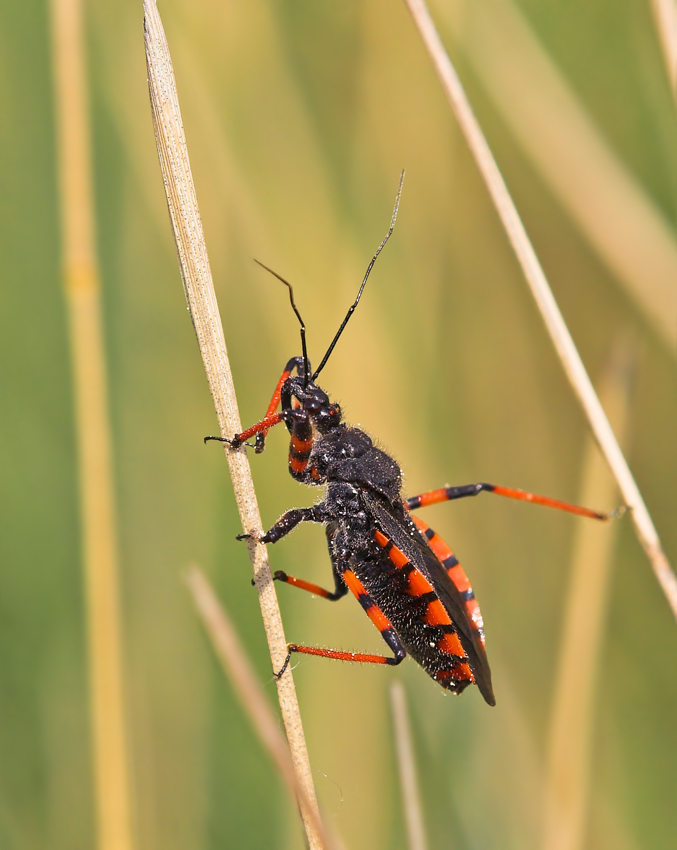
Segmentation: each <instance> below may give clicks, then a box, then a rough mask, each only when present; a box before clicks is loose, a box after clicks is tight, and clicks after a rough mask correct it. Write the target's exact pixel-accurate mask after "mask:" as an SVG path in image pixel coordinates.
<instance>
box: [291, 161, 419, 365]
mask: <svg viewBox="0 0 677 850" xmlns="http://www.w3.org/2000/svg"><path fill="white" fill-rule="evenodd" d="M403 183H404V169H402V174H401V175H400V185H399V186H398V188H397V197H396V198H395V208H394V209H393V217H392V218H391V220H390V227H389V228H388V232H387V233H386V235H385V237H384V238H383V241H382V242H381V244H380V245H379V246H378V248H377V249H376V253H375V254H374V256H373V257H372V258H371V262H370V263H369V265H368V266H367V271H366V273H365V275H364V278H363V279H362V285H361V286H360V290H359V292H358V293H357V298H356V299H355V302H354V303H353V304H352V306H351V307H350V309H349V310H348V312H347V314H346V317H345V319H344V320H343V322H342V323H341V327H340V328H339V329H338V332H337V334H336V336H335V337H334V339H333V340H332V343H331V345H330V346H329V348H328V349H327V353H326V354H325V355H324V357H323V358H322V362H321V363H320V365H319V366H318V367H317V369H316V370H315V372H314V373H313V377H312V378H311V380H312V381H314V380H315V378H317V376H318V375H319V374H320V372H321V371H322V370H323V369H324V367H325V366H326V365H327V360H329V357H330V355H331V353H332V351H333V350H334V348H335V347H336V343H337V342H338V341H339V337H340V336H341V334H342V333H343V331H344V330H345V327H346V325H347V324H348V321H349V320H350V317H351V316H352V315H353V313H354V312H355V308H356V307H357V305H358V304H359V303H360V298H361V297H362V292H363V290H364V287H365V285H366V283H367V280H368V279H369V275H370V274H371V270H372V269H373V268H374V263H375V262H376V259H377V257H378V255H379V254H380V253H381V251H382V250H383V248H384V247H385V244H386V242H387V241H388V239H390V236H391V234H392V232H393V230H394V229H395V222H396V221H397V211H398V209H399V206H400V195H401V194H402V184H403ZM287 285H288V284H287Z"/></svg>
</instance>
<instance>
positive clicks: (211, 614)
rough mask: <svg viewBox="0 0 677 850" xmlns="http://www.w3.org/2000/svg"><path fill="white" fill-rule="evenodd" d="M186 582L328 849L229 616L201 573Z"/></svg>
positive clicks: (248, 708)
mask: <svg viewBox="0 0 677 850" xmlns="http://www.w3.org/2000/svg"><path fill="white" fill-rule="evenodd" d="M186 581H187V584H188V588H189V589H190V592H191V593H192V595H193V601H194V602H195V607H196V609H197V611H198V614H199V615H200V617H201V618H202V622H203V624H204V627H205V629H206V630H207V633H208V635H209V637H210V639H211V642H212V645H213V646H214V649H215V651H216V654H217V655H218V657H219V661H220V662H221V666H222V667H223V670H224V672H225V674H226V675H227V676H228V678H229V679H230V681H231V683H232V685H233V687H234V689H235V691H236V693H237V695H238V697H239V698H240V702H241V704H242V707H243V708H244V710H245V712H246V713H247V716H248V717H249V719H250V720H251V723H252V725H253V727H254V730H255V731H256V733H257V735H258V736H259V739H260V741H261V743H262V744H263V746H264V747H265V748H266V750H268V753H269V755H270V756H271V758H272V759H273V761H274V762H275V765H276V767H277V769H278V771H279V772H280V775H281V776H282V779H283V780H284V781H285V783H286V784H287V787H288V788H289V789H290V791H291V792H292V794H293V795H294V796H295V797H296V798H297V799H299V800H303V801H304V805H305V808H306V810H307V811H308V812H309V814H310V817H311V819H312V820H313V826H314V828H315V830H316V831H317V833H318V834H319V835H320V836H322V840H323V842H324V845H325V846H326V847H329V841H328V839H327V836H326V835H325V834H324V830H323V826H322V823H321V822H320V820H319V818H317V817H316V811H315V809H314V808H313V806H312V805H311V803H310V801H309V800H307V799H306V791H305V788H304V787H303V785H301V784H300V782H299V780H298V777H297V775H296V771H295V770H294V764H293V762H292V760H291V756H290V754H289V747H288V746H287V742H286V741H285V739H284V736H283V735H282V733H281V732H280V727H279V723H278V720H277V718H276V717H275V715H274V714H273V712H272V710H271V708H270V705H269V704H268V700H267V699H266V697H265V695H264V693H263V689H262V688H261V685H260V684H259V682H258V680H257V678H256V674H255V673H254V670H253V668H252V665H251V663H250V661H249V659H248V658H247V653H246V651H245V648H244V647H243V646H242V644H241V643H240V639H239V638H238V636H237V632H236V631H235V628H234V626H233V623H232V622H231V620H230V617H229V616H228V614H227V613H226V611H225V609H224V608H223V606H222V605H221V604H220V603H219V600H218V598H217V596H216V594H215V593H214V590H213V588H212V586H211V585H210V583H209V581H208V580H207V578H206V576H205V575H204V573H203V572H202V571H201V570H199V569H197V568H196V567H192V568H191V569H190V571H189V572H188V575H187V576H186Z"/></svg>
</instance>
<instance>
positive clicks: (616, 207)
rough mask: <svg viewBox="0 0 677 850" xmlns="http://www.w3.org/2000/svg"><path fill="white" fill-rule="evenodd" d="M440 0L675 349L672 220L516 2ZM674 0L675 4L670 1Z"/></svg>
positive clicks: (507, 112)
mask: <svg viewBox="0 0 677 850" xmlns="http://www.w3.org/2000/svg"><path fill="white" fill-rule="evenodd" d="M459 1H460V2H461V3H462V4H463V6H462V8H463V17H462V19H460V21H461V22H462V23H461V25H459V15H457V14H454V12H453V7H452V6H450V4H449V3H448V2H441V3H438V4H437V8H439V10H440V15H441V16H442V20H443V21H444V23H445V25H448V27H449V29H450V31H451V32H452V33H453V34H454V35H455V36H457V37H458V43H459V44H460V45H461V46H462V48H463V50H464V53H465V55H466V56H467V57H468V58H469V59H470V61H471V62H472V64H473V68H474V71H475V73H476V74H477V76H478V78H479V79H480V80H481V82H482V84H483V85H484V87H485V89H486V91H487V93H488V94H489V96H490V97H491V99H492V101H493V104H494V106H495V107H496V109H497V110H498V111H499V113H500V114H501V116H502V117H503V120H504V121H505V123H506V125H507V126H508V127H509V128H510V129H511V131H512V133H513V135H514V137H515V139H516V140H517V141H518V142H519V144H520V145H521V146H522V148H523V149H524V151H525V152H526V154H527V155H528V156H529V157H530V159H531V161H532V162H533V164H534V165H535V166H536V168H537V169H538V171H539V172H540V174H541V177H542V178H543V181H544V182H545V183H546V184H547V185H548V187H549V188H550V190H551V192H552V193H553V195H554V196H555V197H556V198H557V199H558V200H559V202H560V203H561V205H562V206H563V207H564V209H565V210H566V211H567V212H568V213H569V215H570V216H571V218H572V220H573V221H574V222H575V223H576V224H577V225H578V227H579V229H580V232H581V233H582V234H583V236H584V237H585V238H586V239H587V240H588V242H589V243H590V245H591V246H592V247H593V248H594V249H595V251H596V252H597V254H598V256H599V258H600V259H601V260H602V262H603V263H604V264H605V265H606V267H607V268H608V269H609V270H610V271H611V272H612V274H613V275H614V277H615V278H616V280H617V281H618V283H619V284H620V285H621V286H622V287H624V289H625V291H626V293H627V294H628V295H629V296H630V298H631V299H632V301H633V302H634V303H635V305H636V306H637V307H638V308H639V310H640V312H641V313H642V314H643V315H644V317H645V318H646V319H647V320H648V321H649V322H650V324H651V326H652V327H653V329H654V331H655V332H656V333H657V335H658V336H659V338H660V339H661V340H662V341H663V343H664V345H665V348H666V350H667V351H668V353H669V354H670V356H671V357H675V356H676V355H677V344H676V343H677V323H676V322H675V316H677V286H675V280H677V241H676V240H675V229H674V225H673V224H672V223H671V222H670V221H668V219H667V218H666V217H665V215H664V214H663V213H662V212H661V211H660V209H659V208H658V206H657V204H656V203H655V201H654V200H653V199H652V198H651V197H650V196H649V194H648V193H647V192H646V190H645V189H644V187H643V186H642V185H641V184H640V182H639V181H638V180H637V178H636V177H635V176H634V175H633V174H632V173H631V171H630V170H629V169H628V167H627V166H626V164H625V163H624V162H623V160H622V159H621V158H620V157H619V156H618V155H617V154H616V153H615V151H614V150H613V148H612V147H611V145H610V144H609V143H608V142H607V140H606V139H605V137H604V134H603V133H602V132H601V131H600V129H599V127H598V126H597V125H596V123H595V121H594V119H593V118H592V116H591V115H590V114H589V113H588V112H587V110H586V109H585V107H584V106H583V104H582V103H581V101H580V98H578V97H577V95H576V93H575V92H574V91H573V90H572V88H571V86H570V85H569V84H568V82H567V80H566V79H565V78H564V77H563V75H562V74H561V73H560V72H559V70H558V68H557V67H556V66H555V65H554V63H553V60H552V58H551V57H550V56H549V55H548V54H547V53H546V51H545V50H544V49H543V47H542V46H541V45H540V44H539V42H538V39H537V37H536V35H535V34H534V32H533V30H532V29H531V27H530V26H529V24H528V22H527V20H526V19H525V17H524V15H523V14H522V13H521V12H520V10H519V9H518V8H517V7H516V6H515V4H514V3H513V2H512V0H485V2H483V3H480V4H477V3H471V4H470V5H466V3H465V0H459ZM669 2H670V3H673V2H674V0H669Z"/></svg>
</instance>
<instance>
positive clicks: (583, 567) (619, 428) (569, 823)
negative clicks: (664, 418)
mask: <svg viewBox="0 0 677 850" xmlns="http://www.w3.org/2000/svg"><path fill="white" fill-rule="evenodd" d="M633 366H634V364H633V363H632V362H631V361H630V357H629V351H628V348H627V347H621V346H618V348H617V349H616V350H615V351H614V352H613V357H612V358H611V360H610V363H609V366H608V368H607V369H606V372H605V374H604V375H603V376H602V381H601V389H600V395H601V397H602V399H603V401H604V407H605V408H606V410H608V411H609V417H610V419H611V421H612V422H613V423H614V426H615V427H616V433H617V434H618V435H619V438H620V439H621V440H623V439H624V436H625V434H626V432H627V430H628V428H627V425H628V418H629V412H630V384H631V376H632V372H633V368H632V367H633ZM615 498H616V486H615V482H614V481H613V478H612V477H611V475H610V474H609V470H608V469H607V467H606V465H605V463H604V460H603V459H602V457H601V456H600V453H599V452H598V450H597V447H596V446H595V445H594V443H593V442H592V441H591V442H590V444H589V447H588V450H587V453H586V460H585V463H584V470H583V486H582V489H581V495H580V504H583V505H584V504H590V505H609V504H613V501H614V499H615ZM616 530H617V529H616V528H614V529H604V528H601V527H600V526H599V525H597V524H596V523H580V524H579V526H578V535H577V539H576V543H575V547H574V552H573V557H572V564H571V570H570V571H569V574H570V581H569V589H568V592H567V598H566V602H565V607H564V620H563V627H562V636H561V639H560V658H559V663H558V666H557V675H556V680H555V690H554V698H553V707H552V713H551V719H550V732H549V738H548V749H547V757H546V782H545V793H544V799H545V822H544V833H543V850H582V849H583V847H585V845H586V824H587V803H588V800H589V789H590V769H591V761H592V744H593V741H592V728H593V721H594V709H595V683H596V681H597V680H598V677H599V671H600V657H601V649H602V644H603V639H604V625H605V620H606V610H607V603H608V599H609V588H610V577H611V556H612V552H613V546H614V542H615V538H616ZM581 647H584V648H585V649H584V651H581Z"/></svg>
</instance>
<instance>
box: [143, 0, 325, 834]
mask: <svg viewBox="0 0 677 850" xmlns="http://www.w3.org/2000/svg"><path fill="white" fill-rule="evenodd" d="M143 7H144V15H145V17H144V33H145V45H146V63H147V67H148V86H149V89H150V102H151V108H152V113H153V127H154V130H155V139H156V142H157V149H158V156H159V158H160V168H161V170H162V177H163V180H164V185H165V191H166V194H167V204H168V206H169V215H170V218H171V223H172V231H173V233H174V241H175V243H176V250H177V254H178V259H179V268H180V270H181V278H182V281H183V287H184V292H185V295H186V300H187V302H188V309H189V311H190V316H191V319H192V321H193V327H194V328H195V334H196V336H197V341H198V345H199V347H200V354H201V355H202V360H203V363H204V368H205V372H206V375H207V380H208V382H209V388H210V390H211V394H212V399H213V400H214V407H215V409H216V415H217V418H218V423H219V428H220V430H221V435H222V436H224V437H232V435H233V434H235V433H238V432H240V431H241V430H242V427H241V424H240V414H239V412H238V407H237V399H236V397H235V388H234V386H233V379H232V376H231V372H230V364H229V362H228V353H227V351H226V343H225V340H224V337H223V328H222V325H221V317H220V315H219V308H218V304H217V302H216V294H215V292H214V285H213V283H212V275H211V269H210V266H209V258H208V256H207V246H206V244H205V240H204V233H203V230H202V222H201V220H200V213H199V209H198V204H197V196H196V194H195V186H194V184H193V177H192V174H191V169H190V161H189V158H188V149H187V147H186V140H185V135H184V132H183V123H182V120H181V111H180V108H179V100H178V94H177V91H176V81H175V79H174V71H173V68H172V61H171V56H170V53H169V47H168V45H167V40H166V38H165V33H164V30H163V27H162V21H161V20H160V15H159V12H158V9H157V6H156V3H155V1H154V0H144V4H143ZM225 453H226V458H227V460H228V467H229V469H230V475H231V478H232V480H233V489H234V490H235V500H236V502H237V507H238V511H239V513H240V519H241V520H242V527H243V529H244V530H245V531H246V532H251V531H259V530H260V529H261V516H260V514H259V508H258V504H257V501H256V494H255V492H254V482H253V481H252V477H251V471H250V469H249V461H248V459H247V454H246V451H245V449H244V448H242V449H239V450H237V451H233V450H231V449H226V450H225ZM248 548H249V556H250V558H251V562H252V569H253V571H254V580H255V583H256V589H257V592H258V595H259V602H260V605H261V614H262V616H263V624H264V627H265V631H266V637H267V639H268V647H269V650H270V657H271V660H272V666H273V670H281V669H282V666H283V664H284V662H285V659H286V657H287V642H286V640H285V636H284V631H283V628H282V618H281V616H280V609H279V607H278V603H277V597H276V595H275V590H274V587H273V579H272V575H271V572H270V566H269V563H268V556H267V552H266V547H265V546H264V545H263V544H261V543H258V542H256V541H254V540H250V541H249V547H248ZM277 692H278V697H279V700H280V708H281V711H282V719H283V722H284V727H285V731H286V734H287V741H288V742H289V748H290V750H291V757H292V761H293V763H294V769H295V771H296V775H297V778H298V782H299V784H300V785H301V787H302V788H303V789H304V792H305V796H304V798H302V799H300V800H299V803H300V808H301V815H302V818H303V823H304V826H305V829H306V833H307V835H308V841H309V845H310V848H311V850H315V848H320V847H322V846H323V844H322V840H321V837H320V835H319V834H318V832H317V830H316V829H315V826H314V824H315V823H316V822H317V820H318V819H319V813H318V809H317V801H316V797H315V789H314V787H313V781H312V776H311V771H310V764H309V761H308V752H307V748H306V741H305V737H304V735H303V726H302V723H301V715H300V713H299V707H298V701H297V698H296V689H295V687H294V679H293V677H292V674H291V670H287V672H286V673H285V675H284V676H282V677H281V678H280V679H278V680H277Z"/></svg>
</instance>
